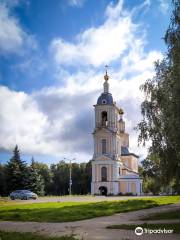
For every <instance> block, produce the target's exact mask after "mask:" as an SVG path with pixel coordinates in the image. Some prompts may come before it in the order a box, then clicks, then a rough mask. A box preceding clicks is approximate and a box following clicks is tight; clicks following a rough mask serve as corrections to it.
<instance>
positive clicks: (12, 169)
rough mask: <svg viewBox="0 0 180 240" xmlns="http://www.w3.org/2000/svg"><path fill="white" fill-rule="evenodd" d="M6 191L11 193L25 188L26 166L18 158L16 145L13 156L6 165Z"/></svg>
mask: <svg viewBox="0 0 180 240" xmlns="http://www.w3.org/2000/svg"><path fill="white" fill-rule="evenodd" d="M6 177H7V189H8V191H9V192H10V191H13V190H17V189H24V188H26V186H27V165H26V163H25V162H24V161H23V160H21V158H20V151H19V149H18V146H17V145H16V146H15V148H14V151H13V156H12V158H11V159H10V161H9V162H8V163H7V165H6Z"/></svg>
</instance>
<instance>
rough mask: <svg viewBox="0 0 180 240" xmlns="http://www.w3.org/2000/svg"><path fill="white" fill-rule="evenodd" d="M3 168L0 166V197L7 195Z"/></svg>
mask: <svg viewBox="0 0 180 240" xmlns="http://www.w3.org/2000/svg"><path fill="white" fill-rule="evenodd" d="M6 182H7V181H6V172H5V166H4V165H2V164H0V196H5V195H6V193H7V184H6Z"/></svg>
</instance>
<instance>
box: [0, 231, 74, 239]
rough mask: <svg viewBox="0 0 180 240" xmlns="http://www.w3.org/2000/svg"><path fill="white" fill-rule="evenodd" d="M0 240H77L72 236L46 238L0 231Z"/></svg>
mask: <svg viewBox="0 0 180 240" xmlns="http://www.w3.org/2000/svg"><path fill="white" fill-rule="evenodd" d="M0 239H2V240H75V238H74V237H72V236H62V237H44V236H42V235H36V234H32V233H18V232H4V231H0Z"/></svg>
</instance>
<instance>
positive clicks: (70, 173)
mask: <svg viewBox="0 0 180 240" xmlns="http://www.w3.org/2000/svg"><path fill="white" fill-rule="evenodd" d="M64 159H65V160H68V161H69V162H70V165H69V195H71V186H72V176H71V175H72V165H71V162H72V161H73V160H75V158H73V159H68V158H64Z"/></svg>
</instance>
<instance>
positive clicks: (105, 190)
mask: <svg viewBox="0 0 180 240" xmlns="http://www.w3.org/2000/svg"><path fill="white" fill-rule="evenodd" d="M108 81H109V76H108V73H107V70H106V73H105V76H104V84H103V92H102V93H101V95H100V96H99V98H98V100H97V104H96V105H94V109H95V128H94V132H93V137H94V155H93V161H92V168H93V170H92V193H93V194H94V193H99V194H102V195H106V194H117V193H118V183H117V180H118V177H119V175H120V171H121V162H120V156H121V136H120V131H119V121H120V109H118V108H117V106H116V104H115V103H114V102H113V97H112V94H111V93H110V92H109V83H108ZM121 111H122V110H121Z"/></svg>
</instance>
